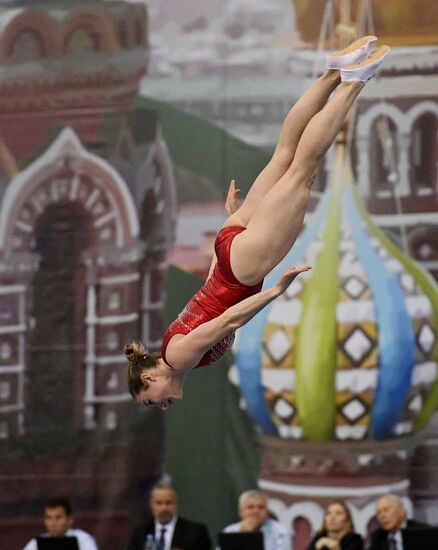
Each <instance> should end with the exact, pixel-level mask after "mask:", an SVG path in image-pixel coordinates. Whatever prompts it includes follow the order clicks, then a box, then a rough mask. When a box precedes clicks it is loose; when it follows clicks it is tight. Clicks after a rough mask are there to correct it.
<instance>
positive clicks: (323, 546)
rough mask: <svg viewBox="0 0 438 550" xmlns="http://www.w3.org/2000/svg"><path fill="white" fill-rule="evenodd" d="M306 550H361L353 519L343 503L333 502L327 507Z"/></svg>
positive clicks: (340, 501) (360, 539)
mask: <svg viewBox="0 0 438 550" xmlns="http://www.w3.org/2000/svg"><path fill="white" fill-rule="evenodd" d="M307 550H363V542H362V537H361V536H360V535H359V534H358V533H355V532H354V525H353V519H352V517H351V513H350V510H349V509H348V506H347V505H346V504H345V502H343V501H342V500H335V501H333V502H331V503H330V504H329V505H328V506H327V508H326V510H325V515H324V521H323V523H322V526H321V529H320V530H319V531H318V532H317V533H316V535H315V536H314V537H313V539H312V541H311V543H310V545H309V546H308V547H307Z"/></svg>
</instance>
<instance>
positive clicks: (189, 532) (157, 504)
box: [128, 483, 211, 550]
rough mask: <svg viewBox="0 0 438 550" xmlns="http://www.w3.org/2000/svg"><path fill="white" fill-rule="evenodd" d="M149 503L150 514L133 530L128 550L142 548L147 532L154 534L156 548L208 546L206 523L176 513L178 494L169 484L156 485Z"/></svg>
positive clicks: (197, 548)
mask: <svg viewBox="0 0 438 550" xmlns="http://www.w3.org/2000/svg"><path fill="white" fill-rule="evenodd" d="M149 506H150V509H151V512H152V518H150V519H149V520H147V521H145V523H144V524H143V525H141V526H139V527H137V528H136V529H135V530H134V531H133V533H132V536H131V540H130V543H129V546H128V550H143V549H144V547H145V542H146V538H147V536H148V535H152V536H153V538H154V540H155V545H156V549H157V550H171V549H172V548H178V550H210V549H211V540H210V536H209V534H208V530H207V527H206V526H205V525H203V524H201V523H195V522H194V521H189V520H187V519H184V518H182V517H180V516H178V495H177V494H176V491H175V489H174V488H173V487H172V486H171V485H169V484H167V483H166V484H164V483H160V484H157V485H155V487H154V488H153V489H152V492H151V497H150V500H149Z"/></svg>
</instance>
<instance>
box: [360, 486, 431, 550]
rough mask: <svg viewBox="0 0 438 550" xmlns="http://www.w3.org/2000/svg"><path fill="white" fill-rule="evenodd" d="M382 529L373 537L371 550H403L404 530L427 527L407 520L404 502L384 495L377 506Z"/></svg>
mask: <svg viewBox="0 0 438 550" xmlns="http://www.w3.org/2000/svg"><path fill="white" fill-rule="evenodd" d="M376 517H377V521H378V522H379V524H380V528H379V529H376V530H375V531H374V533H373V534H372V535H371V544H370V546H369V550H403V541H402V534H401V530H402V529H415V528H416V527H427V525H425V524H424V523H419V522H418V521H415V520H412V519H407V517H406V510H405V507H404V506H403V502H402V501H401V499H400V498H399V497H397V496H396V495H384V496H382V497H380V498H379V500H378V501H377V505H376Z"/></svg>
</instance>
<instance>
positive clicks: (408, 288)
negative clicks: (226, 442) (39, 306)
mask: <svg viewBox="0 0 438 550" xmlns="http://www.w3.org/2000/svg"><path fill="white" fill-rule="evenodd" d="M352 179H353V176H352V172H351V168H350V164H349V160H348V158H347V157H346V155H344V149H343V146H342V145H338V151H337V160H336V165H335V168H334V171H333V174H332V180H333V181H332V185H331V186H330V189H329V190H328V191H327V192H326V193H325V194H324V195H323V197H322V199H321V201H320V204H319V206H318V208H317V210H316V211H315V213H314V215H313V216H312V220H311V223H310V224H309V225H308V226H307V227H306V229H305V230H304V231H303V232H302V234H301V236H300V239H299V240H298V241H297V243H296V244H295V246H294V247H293V249H292V250H291V252H290V253H289V254H288V255H287V256H286V257H285V258H284V260H283V262H282V263H281V264H280V265H279V266H278V267H277V268H276V269H275V270H274V271H273V272H272V273H271V274H270V275H269V276H268V277H267V278H266V281H265V287H270V286H272V285H273V284H275V282H276V281H277V279H278V278H279V276H280V275H281V273H282V272H283V271H284V270H285V269H286V268H287V267H290V266H293V265H300V264H307V263H309V264H310V265H312V266H313V269H312V270H311V271H309V272H307V273H305V274H303V275H300V277H299V278H298V279H297V280H296V281H294V283H293V284H292V285H291V286H290V287H289V289H288V291H287V292H286V293H285V294H284V295H283V296H281V297H280V298H279V299H278V300H276V301H275V302H273V303H272V304H271V305H270V306H268V307H267V308H265V310H263V311H262V312H261V313H259V314H258V315H257V316H256V317H255V318H254V319H252V320H251V322H250V323H248V324H247V325H246V326H245V327H243V328H242V329H241V330H240V331H239V335H238V340H237V343H236V346H235V362H236V365H237V368H238V371H239V379H240V388H241V391H242V393H243V395H244V397H245V400H246V402H247V405H248V408H249V411H250V413H251V415H252V416H253V418H254V420H255V421H256V423H257V424H258V425H259V426H260V428H261V429H262V430H263V431H264V432H265V433H268V434H278V435H279V436H281V437H284V438H294V439H306V440H313V441H326V440H361V439H367V438H371V439H387V438H391V437H399V436H403V435H407V434H410V433H412V432H413V431H415V430H416V429H418V428H420V427H422V426H424V425H425V424H426V423H427V421H428V420H429V418H430V416H431V415H432V414H433V412H434V410H435V409H436V407H437V405H438V379H437V358H438V345H437V338H436V334H437V329H438V287H437V285H436V283H435V282H434V280H433V279H432V277H431V276H430V275H429V274H428V273H427V272H426V271H425V270H424V269H423V268H422V267H421V266H420V265H419V264H418V263H416V262H415V261H413V260H412V259H411V258H409V257H408V256H407V255H406V254H404V253H403V252H402V251H401V250H400V249H399V248H398V247H397V246H396V245H395V244H394V243H393V242H392V241H390V240H389V239H388V238H387V237H386V236H385V235H384V234H383V233H382V232H381V231H380V230H379V229H378V228H377V227H376V226H375V225H374V223H373V222H372V220H371V219H370V217H369V216H368V215H367V213H366V211H365V210H364V207H363V205H362V203H361V200H360V198H359V196H358V194H357V192H356V191H355V189H354V187H353V185H352V184H353V181H352Z"/></svg>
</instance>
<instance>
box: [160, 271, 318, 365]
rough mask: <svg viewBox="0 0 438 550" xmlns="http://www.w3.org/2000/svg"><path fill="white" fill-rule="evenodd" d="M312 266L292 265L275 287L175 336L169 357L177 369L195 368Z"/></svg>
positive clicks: (168, 352) (170, 345)
mask: <svg viewBox="0 0 438 550" xmlns="http://www.w3.org/2000/svg"><path fill="white" fill-rule="evenodd" d="M309 269H310V266H308V265H305V266H302V267H291V268H289V269H288V270H287V271H285V272H284V273H283V275H282V276H281V277H280V279H279V280H278V282H277V284H276V285H274V286H273V287H272V288H268V289H266V290H262V291H261V292H259V293H257V294H254V295H253V296H250V297H249V298H246V299H245V300H242V301H241V302H239V303H237V304H235V305H234V306H231V307H230V308H228V309H227V310H226V311H225V312H224V313H222V315H219V316H218V317H216V318H215V319H212V320H211V321H207V322H206V323H203V324H202V325H199V326H198V327H197V328H195V329H194V330H192V331H191V332H189V333H188V334H186V335H184V336H182V337H180V338H178V339H176V340H174V341H172V340H173V339H172V340H171V341H170V342H169V345H168V347H167V351H166V358H167V361H168V362H169V364H171V365H172V366H173V367H174V368H175V369H176V370H180V369H181V370H186V369H190V368H193V367H194V366H195V365H197V364H198V363H199V361H200V360H201V358H202V357H203V355H204V354H205V353H206V352H207V351H208V350H209V349H210V348H211V347H212V346H213V345H214V344H216V343H217V342H219V340H221V339H222V338H224V337H225V336H226V335H227V334H229V333H230V332H232V331H234V330H236V329H238V328H240V327H241V326H243V325H244V324H246V323H247V322H248V321H249V320H250V319H252V318H253V317H254V315H256V314H257V313H258V312H259V311H261V310H262V309H263V308H264V307H266V306H267V305H268V304H269V303H271V302H272V301H273V300H275V298H277V297H278V296H280V295H281V294H283V292H284V291H285V290H286V289H287V288H288V287H289V285H290V284H291V283H292V281H293V280H294V279H295V278H296V277H297V275H299V274H300V273H302V272H304V271H308V270H309ZM174 338H175V336H174Z"/></svg>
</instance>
